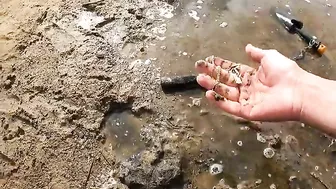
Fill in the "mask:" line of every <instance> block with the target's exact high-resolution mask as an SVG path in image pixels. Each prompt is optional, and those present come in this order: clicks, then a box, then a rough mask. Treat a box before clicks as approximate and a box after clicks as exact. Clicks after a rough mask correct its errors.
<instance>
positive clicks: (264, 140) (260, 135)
mask: <svg viewBox="0 0 336 189" xmlns="http://www.w3.org/2000/svg"><path fill="white" fill-rule="evenodd" d="M257 140H258V141H259V142H261V143H266V138H265V137H264V136H263V135H262V134H261V133H257Z"/></svg>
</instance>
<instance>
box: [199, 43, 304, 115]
mask: <svg viewBox="0 0 336 189" xmlns="http://www.w3.org/2000/svg"><path fill="white" fill-rule="evenodd" d="M245 50H246V53H247V54H248V55H249V57H250V58H252V60H253V61H254V62H256V63H258V65H259V67H258V68H257V69H254V68H251V67H249V66H247V65H241V64H238V67H237V65H236V66H235V63H233V62H231V61H228V60H223V59H221V58H218V57H208V58H207V59H206V60H205V61H203V60H201V61H197V62H196V64H195V66H196V69H197V71H198V72H199V73H200V75H199V76H198V77H197V82H198V83H199V84H200V85H201V86H202V87H204V88H206V89H207V90H208V91H207V92H206V97H207V99H209V100H210V101H212V102H215V104H216V105H217V106H218V107H219V108H221V109H222V110H224V111H226V112H228V113H230V114H233V115H235V116H238V117H241V118H244V119H248V120H251V121H296V120H299V119H300V112H301V107H302V99H301V95H302V94H301V92H300V84H299V83H300V77H301V76H302V75H303V74H304V73H305V71H304V70H303V69H301V68H300V67H299V66H298V65H297V64H296V63H295V62H294V61H292V60H290V59H288V58H287V57H285V56H283V55H282V54H280V53H278V52H277V51H275V50H262V49H259V48H256V47H254V46H252V45H250V44H249V45H247V46H246V49H245ZM230 68H231V69H230ZM232 68H234V69H232ZM218 70H220V72H219V71H218ZM230 70H231V71H230ZM232 70H236V71H238V72H239V73H240V77H239V78H241V81H242V82H241V83H239V82H238V83H237V82H235V81H237V80H235V77H234V75H235V74H234V72H232ZM217 71H218V72H217ZM218 73H219V74H218ZM217 76H219V79H217ZM239 78H238V81H239ZM217 81H218V82H217ZM218 94H219V95H221V96H222V97H224V98H221V99H220V100H219V98H218Z"/></svg>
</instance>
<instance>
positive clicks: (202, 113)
mask: <svg viewBox="0 0 336 189" xmlns="http://www.w3.org/2000/svg"><path fill="white" fill-rule="evenodd" d="M208 113H209V111H208V110H204V109H202V110H200V114H201V115H206V114H208Z"/></svg>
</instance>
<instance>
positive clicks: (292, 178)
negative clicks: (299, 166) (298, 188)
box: [288, 176, 297, 182]
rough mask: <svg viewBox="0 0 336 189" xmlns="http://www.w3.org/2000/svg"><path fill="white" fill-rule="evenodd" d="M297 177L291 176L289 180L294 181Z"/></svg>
mask: <svg viewBox="0 0 336 189" xmlns="http://www.w3.org/2000/svg"><path fill="white" fill-rule="evenodd" d="M296 178H297V177H296V176H290V177H289V179H288V180H289V181H290V182H292V181H293V180H294V179H296Z"/></svg>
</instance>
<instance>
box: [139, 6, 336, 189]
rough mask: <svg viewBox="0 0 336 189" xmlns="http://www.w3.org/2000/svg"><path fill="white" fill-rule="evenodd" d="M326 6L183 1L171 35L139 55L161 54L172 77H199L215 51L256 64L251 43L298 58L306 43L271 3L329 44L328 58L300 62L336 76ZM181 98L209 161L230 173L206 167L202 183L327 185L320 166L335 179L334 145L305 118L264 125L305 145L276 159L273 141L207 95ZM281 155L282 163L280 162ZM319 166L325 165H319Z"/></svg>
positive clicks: (333, 14)
mask: <svg viewBox="0 0 336 189" xmlns="http://www.w3.org/2000/svg"><path fill="white" fill-rule="evenodd" d="M327 3H330V4H332V6H333V3H334V2H327V1H322V0H319V1H313V0H311V2H310V3H308V2H307V1H304V0H302V1H298V0H289V1H268V0H259V1H248V0H231V1H227V0H209V1H197V0H185V1H180V2H178V8H177V10H176V16H175V17H173V18H172V19H170V20H169V21H168V23H167V31H166V33H165V36H166V38H165V39H164V40H162V41H158V42H157V43H156V44H155V46H149V47H148V49H146V51H145V53H144V54H143V55H141V56H140V57H137V58H144V59H148V58H158V59H157V66H159V67H161V68H162V73H161V74H162V75H165V76H166V75H186V74H195V69H194V63H195V62H196V61H197V60H199V59H204V58H205V57H207V56H210V55H215V56H220V57H223V58H225V59H230V60H233V61H236V62H243V63H245V64H248V65H250V66H256V65H255V63H253V62H251V60H249V59H248V57H247V56H246V54H245V52H244V48H245V45H246V44H248V43H252V44H254V45H255V46H258V47H261V48H266V49H268V48H274V49H277V50H278V51H280V52H281V53H283V54H284V55H286V56H288V57H293V56H294V55H296V54H297V53H298V52H299V51H300V50H301V49H302V48H303V47H304V46H305V44H304V43H303V42H302V41H300V40H299V39H298V37H297V36H295V35H291V34H289V33H287V31H286V30H284V29H283V28H282V27H281V26H280V25H279V24H278V23H277V22H276V21H275V20H274V19H273V18H271V17H270V12H269V10H270V8H271V7H272V6H282V7H284V8H285V9H286V10H288V11H292V14H294V15H296V16H297V17H298V18H299V19H300V20H302V21H303V23H304V24H305V28H306V29H307V30H308V31H311V32H313V33H312V34H314V35H316V36H317V37H318V38H319V39H320V40H321V41H323V43H324V44H326V45H327V47H328V50H327V51H328V52H327V54H326V56H323V57H321V58H313V57H312V56H309V55H307V57H306V58H305V59H304V60H303V61H300V63H299V64H300V66H302V67H303V68H304V69H305V70H308V71H310V72H312V73H315V74H318V75H320V76H322V77H327V78H331V79H336V69H335V66H334V65H335V62H333V61H332V60H334V57H335V55H336V43H335V41H336V40H335V37H336V36H335V35H334V33H336V28H335V27H333V26H334V25H335V22H336V20H335V19H336V11H335V10H334V9H333V7H332V6H331V7H330V6H329V5H326V4H327ZM335 5H336V4H335ZM192 10H193V11H196V12H197V17H198V18H199V20H195V19H193V18H191V17H190V15H189V14H188V13H190V11H192ZM223 22H227V26H226V27H220V25H221V24H222V23H223ZM159 47H161V48H159ZM176 96H178V95H176ZM190 97H194V98H201V99H202V100H201V106H200V107H198V106H193V107H189V106H188V104H190V103H191V101H192V99H190ZM178 99H179V101H173V103H174V106H175V108H176V110H177V111H176V112H178V115H179V117H184V118H185V119H186V120H187V121H188V122H189V123H190V124H191V125H193V127H194V128H195V131H196V132H197V133H199V134H200V135H201V136H202V144H203V146H201V148H202V149H201V151H200V153H201V154H202V158H203V159H204V160H208V159H213V162H214V163H219V162H220V163H221V164H222V165H223V166H224V172H223V173H222V174H220V175H216V176H211V175H210V174H209V173H208V172H207V170H208V169H207V168H204V169H203V171H202V172H201V173H200V174H198V175H197V174H196V175H197V176H195V178H194V180H195V183H196V184H197V186H198V187H199V188H210V187H212V186H213V185H214V184H215V183H216V182H218V181H219V179H221V178H223V177H224V178H225V179H227V180H228V183H230V184H231V185H236V184H238V183H239V182H240V181H242V180H246V179H262V180H263V182H262V185H263V186H262V188H269V186H270V185H271V184H273V183H275V185H276V186H279V188H288V187H287V186H288V185H289V184H288V183H289V178H293V177H292V176H297V177H298V178H300V179H299V182H297V183H294V184H293V183H292V185H293V186H294V185H297V186H300V187H301V188H307V187H310V188H311V187H315V188H321V183H319V182H318V181H316V180H314V179H313V178H312V177H311V176H310V172H311V171H318V172H319V174H320V176H321V178H323V180H325V182H328V183H334V184H336V182H335V181H334V172H335V168H334V167H335V162H334V161H333V160H334V158H335V157H334V156H335V150H334V146H330V147H328V145H329V143H330V141H329V140H328V139H327V138H326V137H324V136H323V135H321V134H320V133H319V132H317V131H315V130H313V129H310V128H309V127H301V124H300V123H273V124H270V123H263V125H262V127H263V128H264V129H265V130H272V131H273V132H275V133H278V134H279V135H281V136H282V140H283V141H284V140H285V138H286V136H287V135H289V134H291V135H293V136H294V137H295V138H297V143H298V144H292V143H288V144H286V145H285V147H284V148H281V149H280V150H276V157H277V158H273V159H266V158H265V157H263V150H264V148H266V147H267V145H266V144H263V143H260V142H258V141H257V139H256V132H255V131H253V130H246V129H244V128H245V126H246V125H244V124H238V123H237V122H236V121H234V120H233V119H232V118H230V117H229V116H227V115H226V114H223V112H221V111H220V110H218V109H217V108H215V107H214V106H213V105H212V104H209V103H208V102H207V101H206V99H205V98H204V92H202V91H192V92H190V91H189V92H188V93H184V94H181V95H180V96H178ZM170 103H172V101H170ZM202 112H203V113H202ZM204 112H207V113H204ZM237 143H239V145H238V144H237ZM293 145H294V147H293ZM279 159H280V160H281V161H276V160H279ZM209 165H210V164H209ZM316 166H318V167H319V169H317V170H316V169H315V168H316ZM301 179H303V181H301ZM282 186H283V187H282Z"/></svg>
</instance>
